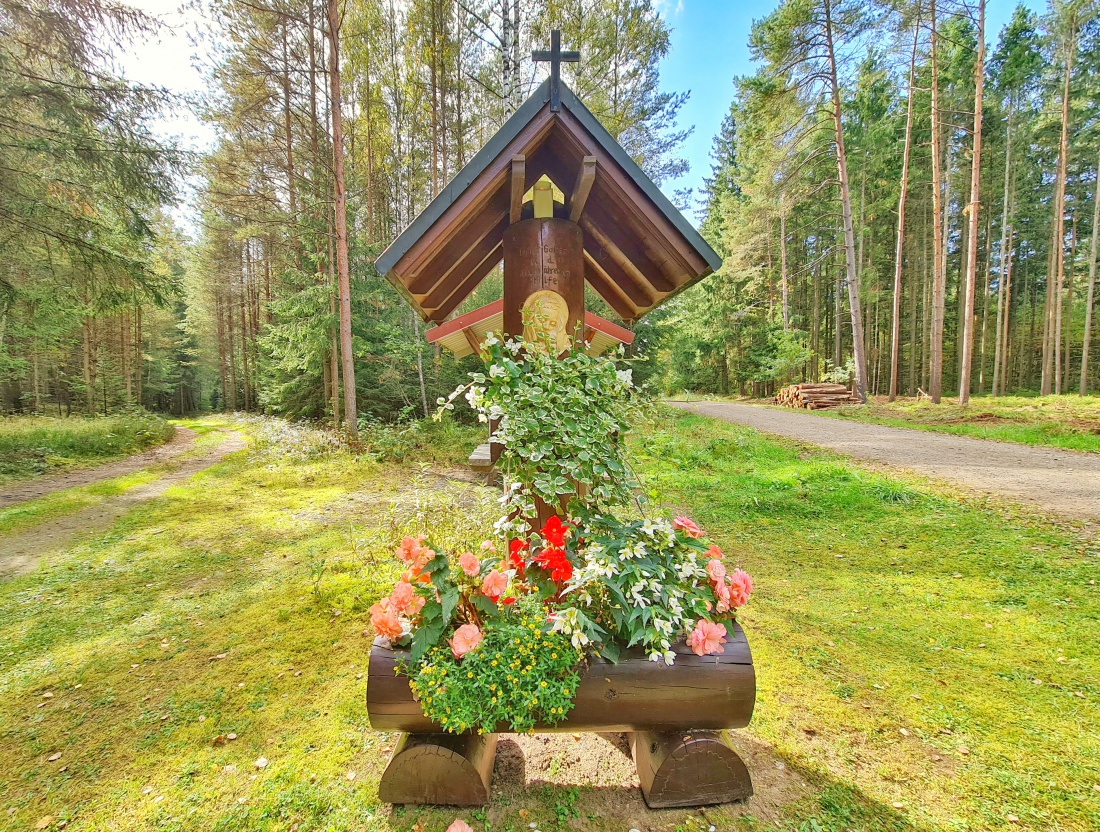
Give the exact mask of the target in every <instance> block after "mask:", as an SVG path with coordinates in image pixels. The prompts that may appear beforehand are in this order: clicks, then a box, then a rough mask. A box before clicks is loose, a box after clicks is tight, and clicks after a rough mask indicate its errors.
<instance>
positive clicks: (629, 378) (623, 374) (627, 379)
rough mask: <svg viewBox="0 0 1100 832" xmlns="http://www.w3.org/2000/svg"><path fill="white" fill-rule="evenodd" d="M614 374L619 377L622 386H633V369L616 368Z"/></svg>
mask: <svg viewBox="0 0 1100 832" xmlns="http://www.w3.org/2000/svg"><path fill="white" fill-rule="evenodd" d="M615 375H616V376H618V377H619V381H620V382H621V383H622V384H623V386H624V387H633V386H634V371H633V370H630V369H627V370H616V372H615Z"/></svg>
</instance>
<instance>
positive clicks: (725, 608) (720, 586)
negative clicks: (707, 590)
mask: <svg viewBox="0 0 1100 832" xmlns="http://www.w3.org/2000/svg"><path fill="white" fill-rule="evenodd" d="M714 597H715V598H717V599H718V606H717V610H718V612H729V611H730V607H731V606H733V603H732V599H731V598H730V588H729V584H727V583H726V582H725V581H718V582H717V583H716V584H715V585H714Z"/></svg>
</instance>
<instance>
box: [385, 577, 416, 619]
mask: <svg viewBox="0 0 1100 832" xmlns="http://www.w3.org/2000/svg"><path fill="white" fill-rule="evenodd" d="M415 597H416V593H415V592H413V586H412V584H410V583H409V582H408V581H398V582H397V583H396V584H395V585H394V588H393V592H391V593H390V608H391V609H394V610H397V612H404V611H405V610H407V609H408V608H409V604H411V603H412V601H413V598H415Z"/></svg>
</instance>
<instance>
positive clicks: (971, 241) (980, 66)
mask: <svg viewBox="0 0 1100 832" xmlns="http://www.w3.org/2000/svg"><path fill="white" fill-rule="evenodd" d="M984 82H985V0H978V57H977V59H976V60H975V61H974V128H973V132H972V141H973V153H972V154H971V158H970V206H969V208H968V209H967V210H968V216H967V220H968V221H969V226H970V230H969V232H968V234H967V246H966V304H965V307H964V310H963V319H962V327H963V336H962V361H961V362H960V366H959V404H961V405H966V404H968V403H969V402H970V369H971V365H972V364H973V360H974V327H975V325H976V323H977V322H976V321H975V320H974V294H975V291H976V289H977V285H978V213H979V208H980V205H981V183H982V87H983V85H984Z"/></svg>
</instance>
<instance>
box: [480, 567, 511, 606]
mask: <svg viewBox="0 0 1100 832" xmlns="http://www.w3.org/2000/svg"><path fill="white" fill-rule="evenodd" d="M507 588H508V576H507V575H505V574H504V573H502V572H500V571H499V570H496V569H493V570H492V571H490V572H489V574H488V575H486V576H485V580H484V581H482V582H481V592H482V593H483V594H484V595H487V596H488V597H490V598H492V599H493V600H494V601H495V600H496V599H497V598H499V597H500V596H501V595H503V594H504V590H506V589H507Z"/></svg>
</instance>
